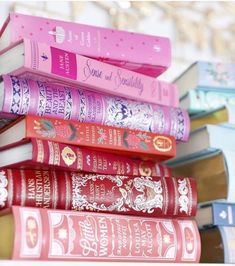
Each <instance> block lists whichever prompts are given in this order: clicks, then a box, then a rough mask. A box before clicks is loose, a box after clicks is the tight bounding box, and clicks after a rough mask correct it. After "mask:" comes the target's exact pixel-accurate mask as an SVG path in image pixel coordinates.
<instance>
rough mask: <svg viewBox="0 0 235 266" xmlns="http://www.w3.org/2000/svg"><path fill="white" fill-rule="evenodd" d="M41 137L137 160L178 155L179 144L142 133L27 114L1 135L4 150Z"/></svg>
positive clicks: (162, 136) (0, 146)
mask: <svg viewBox="0 0 235 266" xmlns="http://www.w3.org/2000/svg"><path fill="white" fill-rule="evenodd" d="M28 138H38V139H45V140H50V141H56V142H60V143H66V144H72V145H78V146H85V147H89V148H93V149H96V150H100V151H106V152H110V153H118V154H124V155H128V156H132V157H136V158H143V159H153V160H155V161H163V160H167V159H170V158H172V157H174V156H175V155H176V141H175V138H174V137H172V136H166V135H161V134H156V133H151V132H146V131H141V130H132V129H127V128H118V127H111V126H104V125H98V124H93V123H84V122H78V121H71V120H63V119H54V118H42V117H39V116H31V115H27V116H26V117H25V118H23V119H19V120H18V121H17V122H16V123H13V124H11V125H10V126H9V127H8V128H7V129H5V130H4V131H3V132H1V134H0V149H1V148H4V149H5V148H7V147H8V146H11V145H15V144H16V143H18V142H22V141H26V140H27V139H28Z"/></svg>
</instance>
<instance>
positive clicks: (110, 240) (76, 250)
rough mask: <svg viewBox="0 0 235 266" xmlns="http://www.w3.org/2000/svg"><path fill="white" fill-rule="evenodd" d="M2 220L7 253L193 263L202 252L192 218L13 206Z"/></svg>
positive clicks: (42, 257) (28, 257) (45, 257)
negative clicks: (151, 216)
mask: <svg viewBox="0 0 235 266" xmlns="http://www.w3.org/2000/svg"><path fill="white" fill-rule="evenodd" d="M0 224H1V227H0V234H1V239H0V243H1V246H2V247H3V249H2V250H1V254H2V258H5V259H9V258H12V259H16V260H67V261H71V260H77V261H94V262H95V261H96V262H97V261H120V262H188V263H189V262H191V263H193V262H198V261H199V258H200V250H201V243H200V237H199V232H198V228H197V224H196V222H195V221H191V220H183V219H181V220H176V219H166V218H165V219H160V218H156V217H154V218H143V217H139V216H136V217H135V216H125V215H117V214H109V215H107V214H102V213H90V212H74V211H64V210H51V209H42V208H26V207H17V206H14V207H12V209H11V211H10V212H9V213H7V214H6V213H5V215H3V216H2V217H0ZM3 243H4V244H3ZM5 243H11V245H10V247H9V245H6V244H5Z"/></svg>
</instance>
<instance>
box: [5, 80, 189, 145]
mask: <svg viewBox="0 0 235 266" xmlns="http://www.w3.org/2000/svg"><path fill="white" fill-rule="evenodd" d="M1 88H2V91H3V98H2V111H4V112H7V113H12V114H19V115H22V114H33V115H39V116H47V117H54V118H61V119H71V120H78V121H81V122H90V123H97V124H102V125H109V126H117V127H123V128H130V129H138V130H143V131H149V132H154V133H159V134H165V135H171V136H174V137H175V138H176V140H178V141H187V139H188V136H189V128H190V120H189V116H188V113H187V111H185V110H183V109H181V108H176V107H168V106H161V105H154V104H150V103H144V102H138V101H134V100H128V99H124V98H120V97H115V96H109V95H104V94H100V93H95V92H91V91H86V90H82V89H79V88H73V87H67V86H63V85H58V84H50V83H43V82H39V81H34V80H29V79H22V78H17V77H14V76H8V75H4V76H3V82H2V83H0V90H1ZM0 105H1V103H0Z"/></svg>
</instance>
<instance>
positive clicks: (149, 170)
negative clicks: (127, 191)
mask: <svg viewBox="0 0 235 266" xmlns="http://www.w3.org/2000/svg"><path fill="white" fill-rule="evenodd" d="M31 141H32V145H33V158H32V162H35V163H36V164H37V163H40V164H44V165H48V166H55V167H58V168H63V169H66V170H70V171H84V172H90V173H97V174H111V175H130V176H138V175H144V176H149V175H152V176H155V175H157V174H158V173H157V171H158V170H159V169H158V165H156V163H154V162H151V161H142V160H137V159H132V158H129V157H124V156H121V155H115V154H110V153H106V152H100V151H95V150H90V149H87V148H80V147H77V146H73V145H66V144H62V143H57V142H53V141H46V140H40V139H31Z"/></svg>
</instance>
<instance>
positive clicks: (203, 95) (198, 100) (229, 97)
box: [180, 89, 235, 115]
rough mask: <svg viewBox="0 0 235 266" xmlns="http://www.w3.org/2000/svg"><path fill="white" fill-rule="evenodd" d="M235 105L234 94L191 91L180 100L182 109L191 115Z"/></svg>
mask: <svg viewBox="0 0 235 266" xmlns="http://www.w3.org/2000/svg"><path fill="white" fill-rule="evenodd" d="M234 104H235V93H234V92H227V93H226V92H220V91H202V90H193V89H192V90H190V91H188V92H187V93H186V94H185V96H183V97H182V98H181V99H180V107H181V108H183V109H186V110H187V111H188V112H189V114H190V115H194V114H197V113H200V112H210V111H213V110H214V109H217V108H222V107H223V106H224V105H232V106H234Z"/></svg>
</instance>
